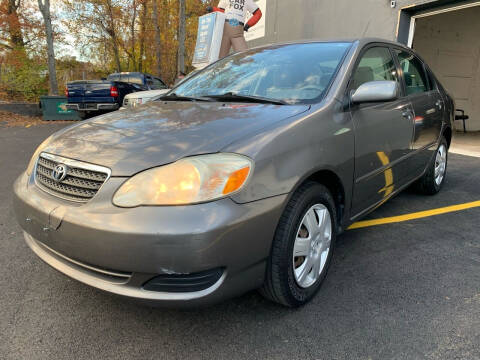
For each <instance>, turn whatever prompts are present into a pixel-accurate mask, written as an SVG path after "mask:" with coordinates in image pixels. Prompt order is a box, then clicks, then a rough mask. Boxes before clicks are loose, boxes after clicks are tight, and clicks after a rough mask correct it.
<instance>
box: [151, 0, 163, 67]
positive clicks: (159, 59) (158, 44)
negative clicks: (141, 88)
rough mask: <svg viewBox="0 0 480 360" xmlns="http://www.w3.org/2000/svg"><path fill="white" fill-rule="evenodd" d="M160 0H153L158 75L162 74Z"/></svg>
mask: <svg viewBox="0 0 480 360" xmlns="http://www.w3.org/2000/svg"><path fill="white" fill-rule="evenodd" d="M157 1H158V0H153V24H154V26H155V57H156V64H155V65H156V66H155V68H156V71H157V76H161V74H162V50H161V49H162V44H161V38H160V24H159V21H158V4H157Z"/></svg>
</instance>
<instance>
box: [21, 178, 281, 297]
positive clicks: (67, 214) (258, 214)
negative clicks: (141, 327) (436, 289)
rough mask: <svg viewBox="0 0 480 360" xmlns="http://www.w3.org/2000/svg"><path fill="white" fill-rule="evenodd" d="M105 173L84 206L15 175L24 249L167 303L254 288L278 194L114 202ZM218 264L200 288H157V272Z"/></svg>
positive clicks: (67, 270)
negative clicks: (151, 286)
mask: <svg viewBox="0 0 480 360" xmlns="http://www.w3.org/2000/svg"><path fill="white" fill-rule="evenodd" d="M123 181H125V178H115V177H112V178H110V179H109V180H108V181H107V182H106V183H105V184H104V185H103V187H102V188H101V189H100V191H99V192H98V193H97V194H96V196H95V197H94V198H93V199H92V200H91V201H89V202H88V203H86V204H76V203H71V202H69V201H65V200H61V199H59V198H57V197H55V196H52V195H49V194H47V193H45V192H43V191H42V190H41V189H39V188H38V187H37V186H36V185H35V184H34V182H33V179H32V177H27V175H25V174H22V175H21V176H20V177H19V178H18V179H17V181H16V182H15V184H14V207H15V213H16V216H17V220H18V222H19V224H20V226H21V227H22V228H23V229H24V231H25V239H26V242H27V244H28V245H29V246H30V248H31V249H32V250H33V251H34V252H35V253H36V254H37V255H38V256H39V257H40V258H42V259H43V260H44V261H45V262H47V263H48V264H49V265H51V266H52V267H54V268H55V269H57V270H59V271H60V272H62V273H64V274H66V275H68V276H70V277H72V278H74V279H77V280H79V281H81V282H83V283H85V284H88V285H91V286H94V287H96V288H98V289H101V290H105V291H108V292H111V293H115V294H118V295H124V296H128V297H131V298H137V299H144V300H152V301H155V302H166V303H177V304H179V303H195V304H198V303H212V302H216V301H220V300H223V299H225V298H228V297H232V296H235V295H238V294H241V293H244V292H246V291H248V290H251V289H254V288H257V287H259V286H260V285H261V284H262V283H263V280H264V273H265V264H266V259H267V257H268V255H269V253H270V246H271V241H272V239H273V236H274V231H275V228H276V225H277V222H278V219H279V217H280V215H281V212H282V210H283V204H284V201H285V200H286V195H285V196H283V195H282V196H278V197H273V198H269V199H264V200H260V201H256V202H252V203H248V204H237V203H235V202H233V201H232V200H231V199H228V198H227V199H222V200H219V201H215V202H210V203H205V204H198V205H191V206H175V207H172V206H169V207H157V206H153V207H138V208H132V209H123V208H118V207H115V206H114V205H112V203H111V199H112V195H113V193H114V191H115V190H116V189H117V188H118V187H119V186H120V184H121V183H123ZM218 268H221V269H223V273H222V275H221V277H220V278H219V279H218V281H216V282H215V283H214V284H213V285H211V286H209V287H208V288H206V289H203V290H200V291H191V292H161V291H150V290H145V289H144V284H145V283H146V282H147V281H148V280H150V279H152V278H153V277H156V276H157V275H161V274H195V273H199V272H202V271H207V270H211V269H218Z"/></svg>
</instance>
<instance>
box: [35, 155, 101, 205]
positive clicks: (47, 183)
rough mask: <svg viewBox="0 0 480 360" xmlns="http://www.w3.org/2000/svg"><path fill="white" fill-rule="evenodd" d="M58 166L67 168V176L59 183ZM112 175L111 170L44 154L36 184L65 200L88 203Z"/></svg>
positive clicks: (41, 156) (37, 170)
mask: <svg viewBox="0 0 480 360" xmlns="http://www.w3.org/2000/svg"><path fill="white" fill-rule="evenodd" d="M57 165H65V166H66V176H65V177H64V178H63V179H62V180H60V181H58V180H56V179H55V178H54V175H53V172H54V171H53V170H54V168H55V167H56V166H57ZM109 175H110V170H109V169H107V168H104V167H101V166H98V165H92V164H88V163H84V162H80V161H76V160H71V159H67V158H62V157H59V156H55V155H51V154H46V153H42V154H40V157H39V158H38V161H37V165H36V168H35V183H36V184H37V186H38V187H40V188H41V189H42V190H44V191H46V192H48V193H50V194H52V195H55V196H58V197H60V198H63V199H67V200H71V201H77V202H87V201H88V200H90V199H91V198H93V197H94V196H95V194H96V193H97V191H98V189H100V187H101V186H102V185H103V183H104V182H105V181H106V180H107V178H108V177H109Z"/></svg>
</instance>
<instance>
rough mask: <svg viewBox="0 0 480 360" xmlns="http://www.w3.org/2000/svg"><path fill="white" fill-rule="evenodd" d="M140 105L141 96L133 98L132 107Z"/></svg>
mask: <svg viewBox="0 0 480 360" xmlns="http://www.w3.org/2000/svg"><path fill="white" fill-rule="evenodd" d="M138 105H142V99H141V98H137V99H132V107H137V106H138Z"/></svg>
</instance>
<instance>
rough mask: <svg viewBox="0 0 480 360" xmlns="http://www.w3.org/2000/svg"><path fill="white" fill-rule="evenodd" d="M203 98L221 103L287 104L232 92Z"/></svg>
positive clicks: (281, 101)
mask: <svg viewBox="0 0 480 360" xmlns="http://www.w3.org/2000/svg"><path fill="white" fill-rule="evenodd" d="M205 97H208V98H211V99H215V100H223V101H240V102H255V103H260V104H275V105H288V103H287V102H286V101H283V100H278V99H271V98H265V97H262V96H255V95H242V94H236V93H234V92H227V93H225V94H222V95H205Z"/></svg>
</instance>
